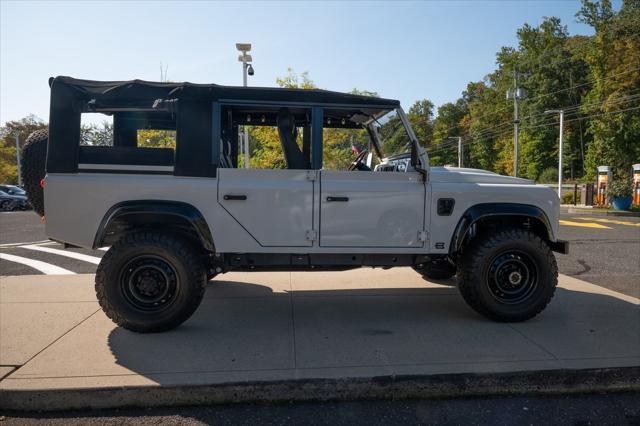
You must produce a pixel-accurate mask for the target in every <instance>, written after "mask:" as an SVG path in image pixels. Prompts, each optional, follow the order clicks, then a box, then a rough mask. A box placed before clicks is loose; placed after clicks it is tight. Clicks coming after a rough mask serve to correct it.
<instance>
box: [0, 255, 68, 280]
mask: <svg viewBox="0 0 640 426" xmlns="http://www.w3.org/2000/svg"><path fill="white" fill-rule="evenodd" d="M0 259H2V260H6V261H9V262H15V263H21V264H23V265H27V266H29V267H31V268H33V269H37V270H38V271H40V272H42V273H43V274H47V275H75V274H76V273H75V272H71V271H69V270H67V269H64V268H60V267H59V266H55V265H52V264H50V263H47V262H42V261H40V260H34V259H27V258H26V257H21V256H14V255H12V254H7V253H0Z"/></svg>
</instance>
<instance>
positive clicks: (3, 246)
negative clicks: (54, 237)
mask: <svg viewBox="0 0 640 426" xmlns="http://www.w3.org/2000/svg"><path fill="white" fill-rule="evenodd" d="M50 243H55V241H49V240H42V241H30V242H24V243H7V244H0V248H5V247H17V246H22V245H25V244H50Z"/></svg>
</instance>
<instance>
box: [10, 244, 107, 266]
mask: <svg viewBox="0 0 640 426" xmlns="http://www.w3.org/2000/svg"><path fill="white" fill-rule="evenodd" d="M20 248H25V249H28V250H36V251H42V252H45V253H51V254H57V255H60V256H66V257H70V258H72V259H77V260H82V261H84V262H89V263H93V264H94V265H97V264H99V263H100V258H99V257H95V256H89V255H86V254H82V253H76V252H74V251H68V250H58V249H54V248H51V247H42V246H35V245H28V246H20Z"/></svg>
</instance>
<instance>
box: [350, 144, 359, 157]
mask: <svg viewBox="0 0 640 426" xmlns="http://www.w3.org/2000/svg"><path fill="white" fill-rule="evenodd" d="M351 152H352V153H354V154H356V155H358V154H360V151H358V148H357V147H356V146H355V145H354V144H351Z"/></svg>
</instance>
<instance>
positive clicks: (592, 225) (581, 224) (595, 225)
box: [560, 220, 611, 229]
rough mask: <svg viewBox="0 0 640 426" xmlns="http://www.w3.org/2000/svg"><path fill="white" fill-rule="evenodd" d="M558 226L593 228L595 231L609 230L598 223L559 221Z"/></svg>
mask: <svg viewBox="0 0 640 426" xmlns="http://www.w3.org/2000/svg"><path fill="white" fill-rule="evenodd" d="M560 225H564V226H579V227H582V228H595V229H611V228H610V227H608V226H604V225H600V224H599V223H589V222H572V221H570V220H561V221H560Z"/></svg>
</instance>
